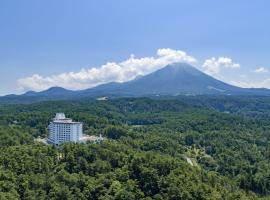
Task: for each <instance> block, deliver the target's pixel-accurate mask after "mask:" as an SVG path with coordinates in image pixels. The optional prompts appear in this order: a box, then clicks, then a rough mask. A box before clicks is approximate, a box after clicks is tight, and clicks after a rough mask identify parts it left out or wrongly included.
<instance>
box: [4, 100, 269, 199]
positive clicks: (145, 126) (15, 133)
mask: <svg viewBox="0 0 270 200" xmlns="http://www.w3.org/2000/svg"><path fill="white" fill-rule="evenodd" d="M215 98H216V99H215ZM248 105H249V106H248ZM251 105H252V106H251ZM256 106H257V108H258V109H256ZM269 107H270V104H268V99H264V98H259V97H258V98H256V97H252V98H251V97H250V98H249V99H248V98H241V97H239V98H237V99H230V98H227V99H226V98H225V97H222V98H221V97H219V98H217V97H204V98H202V97H198V98H197V99H196V97H182V98H178V99H167V100H166V99H164V100H161V99H155V100H154V99H148V98H138V99H135V98H122V99H113V100H108V101H96V100H81V101H55V102H53V101H50V102H40V103H34V104H29V105H1V106H0V199H61V200H62V199H106V200H107V199H118V200H120V199H123V200H124V199H145V200H146V199H147V200H148V199H149V200H150V199H168V200H169V199H173V200H178V199H183V200H188V199H220V200H221V199H228V200H229V199H232V200H235V199H269V198H270V196H269V195H270V162H269V161H270V131H269V128H270V122H268V121H269V120H268V118H267V116H269V114H270V108H269ZM55 112H65V113H66V115H67V116H68V117H71V118H73V119H74V120H79V121H82V122H84V129H85V134H89V135H98V134H100V133H101V134H102V135H103V136H105V137H106V138H107V140H105V141H104V142H103V143H102V144H92V143H87V144H68V143H67V144H65V145H63V146H62V148H61V149H59V150H58V149H56V148H55V147H54V146H52V145H48V146H46V145H43V144H39V143H37V142H35V141H34V138H37V137H39V136H41V137H46V136H47V134H48V133H47V129H46V128H47V125H48V122H49V120H50V119H51V118H52V117H53V116H54V114H55Z"/></svg>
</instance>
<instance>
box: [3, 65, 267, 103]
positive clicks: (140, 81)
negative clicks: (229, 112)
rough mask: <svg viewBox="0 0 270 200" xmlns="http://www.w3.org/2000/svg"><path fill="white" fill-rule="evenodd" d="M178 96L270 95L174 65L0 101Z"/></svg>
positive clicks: (192, 68)
mask: <svg viewBox="0 0 270 200" xmlns="http://www.w3.org/2000/svg"><path fill="white" fill-rule="evenodd" d="M177 95H260V96H270V90H268V89H248V88H240V87H236V86H232V85H230V84H227V83H224V82H222V81H219V80H217V79H215V78H213V77H211V76H209V75H207V74H205V73H203V72H201V71H199V70H198V69H196V68H195V67H193V66H191V65H189V64H186V63H175V64H171V65H167V66H166V67H164V68H162V69H160V70H157V71H155V72H153V73H151V74H148V75H146V76H141V77H138V78H136V79H134V80H132V81H128V82H124V83H108V84H103V85H99V86H97V87H94V88H90V89H86V90H80V91H71V90H66V89H64V88H60V87H53V88H50V89H48V90H45V91H42V92H32V91H31V92H27V93H25V94H23V95H9V96H5V97H1V98H0V102H2V103H3V102H4V103H18V102H33V101H43V100H62V99H78V98H85V97H98V96H114V97H115V96H116V97H123V96H127V97H140V96H177Z"/></svg>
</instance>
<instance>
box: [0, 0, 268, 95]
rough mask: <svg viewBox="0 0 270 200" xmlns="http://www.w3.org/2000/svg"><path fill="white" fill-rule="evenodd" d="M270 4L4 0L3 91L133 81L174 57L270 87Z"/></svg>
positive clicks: (0, 27)
mask: <svg viewBox="0 0 270 200" xmlns="http://www.w3.org/2000/svg"><path fill="white" fill-rule="evenodd" d="M269 7H270V1H268V0H256V1H247V0H237V1H235V0H226V1H225V0H223V1H222V0H220V1H214V0H204V1H201V0H114V1H108V0H96V1H93V0H77V1H73V0H57V1H55V0H46V1H45V0H43V1H36V0H24V1H21V0H8V1H4V0H2V1H0V95H4V94H9V93H22V92H24V91H26V90H37V91H38V90H42V89H45V88H46V87H50V86H54V85H59V86H63V87H67V88H69V89H80V88H86V87H92V86H95V85H97V84H100V83H104V82H108V81H126V80H129V79H131V78H133V77H134V76H136V75H141V74H142V75H144V74H147V73H150V72H151V71H153V70H155V69H158V68H160V67H161V65H162V63H165V64H167V63H169V62H171V61H187V62H189V61H191V63H192V64H193V65H195V66H196V67H198V68H199V69H201V70H203V71H205V72H207V73H209V74H211V75H213V76H214V77H216V78H218V79H221V80H224V81H226V82H229V83H232V84H236V85H240V86H245V87H269V88H270V77H269V73H270V72H268V70H270V59H269V55H270V39H269V35H270V20H269V19H270V12H269ZM160 52H163V53H161V54H160ZM164 52H165V54H164ZM183 52H185V53H186V55H183V54H182V53H183ZM131 54H134V55H135V57H133V56H131ZM188 56H190V57H192V58H194V59H196V62H194V61H192V60H189V57H188ZM213 57H214V58H215V59H212V58H213ZM143 58H144V59H143ZM224 58H225V59H224ZM206 60H208V61H207V62H206ZM108 62H110V63H109V64H108ZM148 64H149V66H150V67H148V66H146V65H148ZM130 65H131V66H132V67H130ZM138 65H140V66H139V67H138V68H137V66H138ZM93 67H95V69H94V70H93V69H91V68H93ZM101 69H102V70H101Z"/></svg>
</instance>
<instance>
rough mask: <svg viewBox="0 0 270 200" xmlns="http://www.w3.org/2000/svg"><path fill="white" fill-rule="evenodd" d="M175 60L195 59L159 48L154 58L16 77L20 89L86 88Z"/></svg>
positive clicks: (125, 79)
mask: <svg viewBox="0 0 270 200" xmlns="http://www.w3.org/2000/svg"><path fill="white" fill-rule="evenodd" d="M174 62H186V63H195V62H196V59H195V58H194V57H192V56H190V55H187V53H186V52H184V51H180V50H173V49H169V48H167V49H166V48H165V49H158V50H157V55H156V56H155V57H143V58H135V56H134V55H131V56H130V58H128V59H127V60H124V61H122V62H119V63H115V62H108V63H106V64H104V65H102V66H100V67H93V68H89V69H81V70H80V71H79V72H68V73H62V74H58V75H52V76H48V77H44V76H42V75H39V74H34V75H32V76H30V77H26V78H22V79H19V80H18V86H19V88H20V89H21V90H22V91H27V90H34V91H41V90H45V89H48V88H50V87H54V86H59V87H64V88H67V89H74V90H78V89H85V88H91V87H94V86H97V85H99V84H103V83H108V82H124V81H129V80H132V79H134V78H135V77H137V76H139V75H146V74H149V73H151V72H153V71H155V70H158V69H160V68H162V67H164V66H165V65H167V64H170V63H174Z"/></svg>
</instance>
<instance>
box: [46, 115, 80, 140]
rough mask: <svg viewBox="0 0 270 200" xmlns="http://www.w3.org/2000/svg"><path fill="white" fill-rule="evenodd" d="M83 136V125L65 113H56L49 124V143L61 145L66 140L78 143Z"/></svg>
mask: <svg viewBox="0 0 270 200" xmlns="http://www.w3.org/2000/svg"><path fill="white" fill-rule="evenodd" d="M82 138H83V125H82V123H81V122H73V121H72V119H69V118H66V116H65V114H64V113H56V116H55V118H53V120H52V121H51V122H50V124H49V138H48V143H53V144H56V145H61V144H62V143H64V142H75V143H78V142H80V140H81V139H82Z"/></svg>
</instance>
